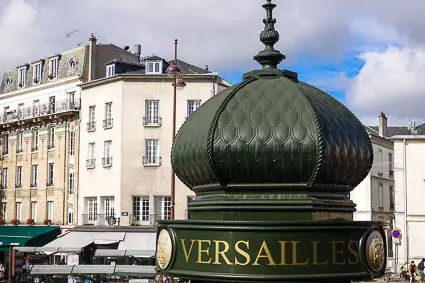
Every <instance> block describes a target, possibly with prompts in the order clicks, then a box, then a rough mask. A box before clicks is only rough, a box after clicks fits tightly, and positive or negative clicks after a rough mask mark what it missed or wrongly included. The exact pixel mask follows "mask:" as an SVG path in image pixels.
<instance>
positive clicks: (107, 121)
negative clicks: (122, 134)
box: [103, 118, 114, 130]
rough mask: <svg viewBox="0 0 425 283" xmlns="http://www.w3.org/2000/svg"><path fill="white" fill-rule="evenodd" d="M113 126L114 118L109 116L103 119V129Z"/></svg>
mask: <svg viewBox="0 0 425 283" xmlns="http://www.w3.org/2000/svg"><path fill="white" fill-rule="evenodd" d="M113 126H114V119H112V118H109V119H105V120H103V129H104V130H107V129H112V127H113Z"/></svg>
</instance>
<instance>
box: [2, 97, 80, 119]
mask: <svg viewBox="0 0 425 283" xmlns="http://www.w3.org/2000/svg"><path fill="white" fill-rule="evenodd" d="M78 110H80V100H79V99H66V100H61V101H56V102H55V103H44V104H40V105H37V106H30V107H25V108H17V109H14V110H9V111H7V112H5V113H3V114H0V124H6V123H11V122H18V121H24V120H27V119H33V118H38V117H43V116H49V115H53V114H59V113H65V112H70V111H78Z"/></svg>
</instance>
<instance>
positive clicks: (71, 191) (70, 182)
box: [68, 170, 75, 196]
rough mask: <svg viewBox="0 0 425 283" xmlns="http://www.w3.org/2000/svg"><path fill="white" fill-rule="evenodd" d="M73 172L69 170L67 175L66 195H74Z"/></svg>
mask: <svg viewBox="0 0 425 283" xmlns="http://www.w3.org/2000/svg"><path fill="white" fill-rule="evenodd" d="M74 177H75V176H74V171H71V170H69V175H68V195H70V196H72V195H73V194H74Z"/></svg>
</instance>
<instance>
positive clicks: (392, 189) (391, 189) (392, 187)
mask: <svg viewBox="0 0 425 283" xmlns="http://www.w3.org/2000/svg"><path fill="white" fill-rule="evenodd" d="M394 207H395V203H394V186H392V185H390V209H394Z"/></svg>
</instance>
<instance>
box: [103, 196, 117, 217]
mask: <svg viewBox="0 0 425 283" xmlns="http://www.w3.org/2000/svg"><path fill="white" fill-rule="evenodd" d="M103 205H104V207H103V211H104V212H105V220H106V221H108V218H109V217H111V216H115V205H114V197H105V199H104V202H103Z"/></svg>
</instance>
